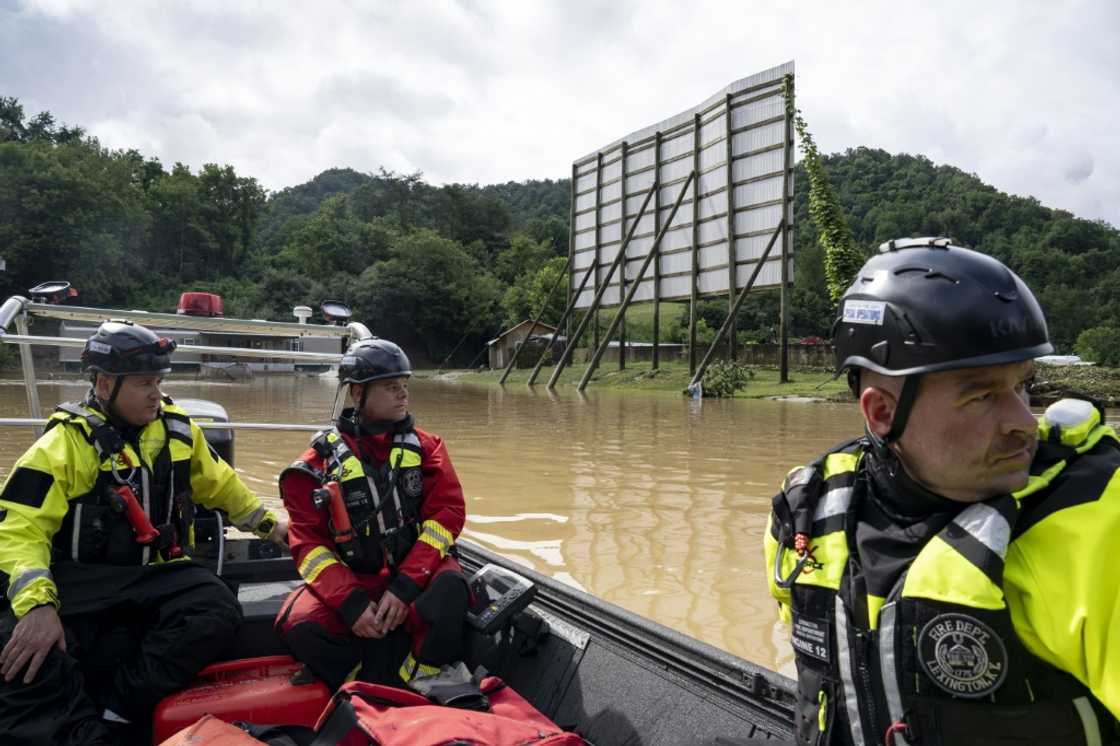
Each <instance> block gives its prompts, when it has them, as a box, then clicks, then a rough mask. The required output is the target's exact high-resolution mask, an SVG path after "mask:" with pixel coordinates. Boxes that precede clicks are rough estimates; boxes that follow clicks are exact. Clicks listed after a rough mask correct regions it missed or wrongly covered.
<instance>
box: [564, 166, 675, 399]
mask: <svg viewBox="0 0 1120 746" xmlns="http://www.w3.org/2000/svg"><path fill="white" fill-rule="evenodd" d="M600 158H602V156H601V155H600ZM656 191H657V184H654V185H653V186H651V187H650V188H649V191H647V192H646V198H645V199H644V200H642V209H640V210H638V216H637V217H636V218H634V224H633V225H632V226H630V231H629V232H628V233H627V234H626V238H625V240H623V242H622V248H621V249H619V252H618V254H616V255H615V257H614V261H613V262H611V268H610V269H609V270H608V271H607V276H606V277H605V278H603V284H602V285H599V287H598V290H596V291H595V298H594V300H592V301H591V306H590V307H589V308H588V309H587V313H585V314H584V315H583V318H582V319H580V322H579V326H577V327H576V330H575V333H573V334H572V336H571V337H569V338H568V344H567V345H565V346H564V352H563V353H561V355H560V359H559V360H558V361H556V367H555V368H554V369H553V370H552V376H551V377H549V379H548V388H550V389H552V388H556V382H557V381H558V380H560V373H562V372H563V370H564V368H565V366H567V364H568V361H569V359H570V358H571V356H572V350H573V349H575V346H576V343H577V342H578V341H579V338H580V337H581V336H582V335H583V332H584V330H586V329H587V322H588V321H590V320H591V319H592V318H595V317H597V316H598V315H599V303H600V302H601V301H602V300H603V294H604V293H606V292H607V288H608V287H609V286H610V284H611V277H613V276H614V272H615V270H616V269H618V265H619V263H620V262H621V261H622V258H623V257H625V256H626V249H627V247H628V246H630V239H632V238H633V237H634V231H636V230H637V229H638V224H639V223H641V222H642V218H643V217H644V216H645V214H646V208H647V207H649V201H650V199H651V198H652V197H653V194H654V192H656ZM595 212H596V216H598V208H596V210H595ZM674 212H676V211H675V210H674ZM596 221H598V217H596ZM595 232H596V233H598V232H599V231H598V229H596V231H595ZM596 255H598V251H596ZM598 268H599V267H598V265H596V264H592V265H591V269H592V270H598ZM598 274H599V273H598V272H597V271H596V273H595V275H596V277H595V279H596V281H598V279H599V277H598ZM586 281H587V278H584V282H586ZM637 287H638V284H637V283H635V284H634V285H633V287H631V288H630V289H631V292H633V290H634V289H635V288H637ZM582 289H583V288H582V285H581V287H580V290H581V291H582ZM579 296H580V293H579V292H577V293H576V294H575V296H574V297H573V298H572V304H571V306H570V307H569V309H568V310H569V311H571V309H572V307H574V306H575V304H576V303H577V302H578V301H579ZM596 326H598V325H596ZM612 332H613V329H612ZM596 336H598V335H596ZM610 339H611V335H610V334H608V335H607V338H606V340H604V345H605V344H607V343H609V342H610Z"/></svg>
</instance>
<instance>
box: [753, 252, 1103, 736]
mask: <svg viewBox="0 0 1120 746" xmlns="http://www.w3.org/2000/svg"><path fill="white" fill-rule="evenodd" d="M833 341H834V344H835V350H836V361H837V374H838V375H839V374H840V373H844V372H846V373H847V375H848V380H849V383H850V384H851V388H852V391H853V393H854V394H855V395H856V397H857V398H858V400H859V406H860V409H861V412H862V414H863V417H864V422H865V432H864V435H863V437H861V438H859V439H857V440H854V441H851V442H848V443H845V444H842V445H840V446H838V447H836V448H835V449H833V450H831V451H830V452H828V453H826V454H824V455H823V456H822V457H820V458H819V459H818V460H816V461H814V462H813V463H811V464H809V465H808V466H804V467H800V468H796V469H794V470H792V471H791V472H790V473H789V475H788V476H787V477H786V479H785V482H784V484H783V486H782V491H781V492H780V493H779V494H778V495H777V496H775V498H774V502H773V511H772V513H771V516H770V522H769V527H768V530H767V532H766V536H765V544H766V562H767V577H768V578H769V584H770V591H771V593H772V594H773V595H774V597H775V598H776V599H777V600H778V602H779V611H780V615H781V617H782V618H783V619H784V620H786V621H789V622H791V638H792V645H793V649H794V655H795V660H796V663H797V672H798V692H799V702H798V706H797V710H796V714H795V721H796V722H795V725H796V730H797V736H798V742H799V743H805V744H808V743H813V744H857V745H861V744H882V743H885V744H888V745H889V746H891V745H901V744H922V745H923V746H948V745H949V744H953V745H954V746H955V745H957V744H965V745H968V744H991V743H1000V744H1054V745H1055V746H1057V745H1058V744H1063V745H1065V744H1115V743H1120V731H1118V730H1117V721H1116V717H1117V716H1118V715H1120V649H1118V648H1117V640H1118V639H1120V603H1118V601H1117V599H1118V598H1120V582H1118V579H1117V574H1116V573H1113V572H1111V571H1109V570H1107V569H1105V568H1103V567H1102V566H1101V564H1100V559H1099V558H1100V557H1102V556H1106V555H1108V554H1109V549H1110V547H1111V546H1112V543H1113V541H1114V539H1115V537H1116V536H1117V534H1118V532H1120V476H1117V470H1118V469H1120V444H1118V441H1117V437H1116V433H1115V432H1114V431H1113V430H1112V428H1111V427H1108V426H1106V425H1105V424H1104V423H1103V418H1102V415H1101V413H1100V412H1099V411H1098V409H1097V408H1096V407H1095V406H1094V405H1093V404H1091V403H1089V402H1085V401H1080V400H1075V399H1064V400H1061V401H1059V402H1057V403H1055V404H1053V405H1051V406H1050V407H1049V408H1048V409H1047V410H1046V412H1045V413H1044V414H1043V415H1042V416H1041V417H1038V418H1036V417H1035V416H1034V415H1033V414H1032V413H1031V410H1030V408H1029V397H1028V391H1027V389H1028V385H1029V383H1030V381H1031V379H1032V377H1033V375H1034V362H1033V361H1034V359H1035V358H1037V357H1039V356H1042V355H1046V354H1049V353H1051V352H1052V351H1053V348H1052V346H1051V344H1050V341H1049V336H1048V333H1047V329H1046V320H1045V318H1044V316H1043V314H1042V311H1041V309H1040V308H1039V305H1038V302H1037V301H1036V300H1035V298H1034V295H1033V294H1032V293H1031V291H1030V289H1029V288H1028V287H1027V286H1026V285H1025V284H1024V283H1023V281H1022V280H1021V279H1019V277H1017V276H1016V275H1015V273H1014V272H1012V271H1011V270H1010V269H1008V268H1007V267H1006V266H1004V265H1003V264H1002V263H1001V262H999V261H997V260H996V259H993V258H992V257H989V256H986V255H984V254H981V253H978V252H975V251H971V250H968V249H965V248H961V247H959V246H955V245H953V244H952V243H951V242H950V241H949V240H947V239H902V240H898V241H891V242H888V243H886V244H884V245H883V246H882V247H881V249H880V253H879V254H878V255H876V256H874V257H873V258H872V259H870V260H869V261H868V262H867V263H866V264H865V265H864V266H863V268H862V269H861V270H860V271H859V273H858V274H857V276H856V278H855V281H854V282H853V283H852V285H851V287H849V288H848V290H847V292H846V293H845V294H844V297H843V299H842V300H841V305H840V312H839V315H838V317H837V319H836V323H835V325H834V328H833Z"/></svg>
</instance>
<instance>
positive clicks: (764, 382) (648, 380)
mask: <svg viewBox="0 0 1120 746" xmlns="http://www.w3.org/2000/svg"><path fill="white" fill-rule="evenodd" d="M584 367H585V364H577V365H569V366H568V367H567V368H565V369H564V372H563V373H562V374H561V376H560V380H559V381H558V382H557V388H563V389H571V388H575V386H576V384H577V383H578V382H579V379H580V377H581V376H582V375H583V371H584ZM747 367H748V368H749V369H750V371H751V372H752V373H753V376H752V377H751V378H750V380H749V381H748V382H747V384H746V386H744V387H743V388H742V389H740V390H739V391H738V392H736V393H735V398H737V399H807V400H813V401H825V402H851V401H852V395H851V394H850V393H849V392H848V385H847V381H846V380H845V379H844V378H843V377H840V378H837V379H835V380H833V377H832V371H831V370H829V369H825V368H792V367H791V368H790V370H789V378H790V382H789V383H785V384H783V383H779V382H778V368H777V367H776V366H768V365H751V366H747ZM531 371H532V368H515V369H514V370H513V371H511V372H510V375H509V378H507V379H506V383H505V385H506V386H518V387H520V386H524V385H525V383H526V381H527V380H528V379H529V374H530V372H531ZM551 374H552V366H546V367H542V368H541V371H540V373H539V374H538V376H537V381H536V384H535V386H536V387H539V388H541V389H543V388H544V387H545V384H546V383H547V382H548V378H549V376H550V375H551ZM417 376H418V377H421V378H431V379H434V380H440V381H453V382H456V383H467V384H479V385H491V386H495V385H498V381H499V379H500V378H501V377H502V371H501V370H463V369H454V370H444V371H434V370H433V371H418V372H417ZM689 379H690V376H689V374H688V365H687V364H685V363H683V362H675V361H674V362H667V363H662V365H661V368H660V370H657V371H654V370H651V369H650V367H649V364H648V363H646V364H642V363H638V364H630V365H628V366H627V367H626V368H625V369H624V370H619V369H618V364H617V363H605V364H603V365H601V366H600V367H599V369H598V370H597V371H596V372H595V375H594V376H593V377H592V379H591V380H592V387H594V388H596V389H603V388H608V389H616V390H632V391H664V392H675V393H679V394H683V392H684V390H685V388H686V387H687V386H688V382H689ZM1065 395H1082V396H1088V397H1090V398H1093V399H1095V400H1097V401H1098V402H1100V403H1101V404H1103V405H1105V406H1106V407H1109V408H1114V407H1116V406H1118V405H1120V368H1111V367H1103V366H1095V365H1043V364H1039V365H1038V368H1037V376H1036V379H1035V385H1034V387H1033V389H1032V392H1031V404H1032V405H1035V406H1040V407H1042V406H1046V405H1048V404H1050V403H1051V402H1053V401H1056V400H1057V399H1060V398H1062V397H1063V396H1065Z"/></svg>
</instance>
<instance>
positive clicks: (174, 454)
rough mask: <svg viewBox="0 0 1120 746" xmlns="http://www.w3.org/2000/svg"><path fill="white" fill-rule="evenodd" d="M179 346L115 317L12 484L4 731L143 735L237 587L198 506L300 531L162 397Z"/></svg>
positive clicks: (248, 524) (95, 738) (68, 740)
mask: <svg viewBox="0 0 1120 746" xmlns="http://www.w3.org/2000/svg"><path fill="white" fill-rule="evenodd" d="M174 350H175V343H174V342H173V341H171V340H169V339H166V338H162V337H159V336H158V335H156V334H155V333H153V332H152V331H150V330H148V329H146V328H144V327H143V326H140V325H139V324H134V323H131V322H128V321H107V322H105V323H103V324H101V326H100V327H99V328H98V329H97V332H96V333H95V334H94V335H93V336H91V337H90V338H89V339H88V340H87V342H86V344H85V348H84V349H83V351H82V361H83V363H84V365H85V371H86V372H87V373H89V375H90V383H91V387H90V391H89V393H88V395H87V396H86V398H85V400H84V401H81V402H74V403H66V404H61V405H59V406H58V407H57V408H56V410H55V412H54V414H53V415H51V417H50V419H49V420H48V424H47V428H46V432H45V433H44V434H43V436H42V437H40V438H39V439H38V440H37V441H36V442H35V443H34V444H33V445H32V446H31V448H29V449H28V450H27V452H26V453H24V454H23V456H21V457H20V458H19V460H18V461H17V462H16V464H15V466H14V467H13V469H12V472H11V475H10V476H9V477H8V479H7V480H6V482H5V484H4V487H3V492H2V494H0V572H2V573H3V575H2V578H3V581H4V585H5V586H6V594H5V596H6V604H5V606H6V608H5V609H4V610H3V613H2V614H0V646H2V652H0V674H2V675H0V742H2V743H5V744H32V743H34V744H39V743H43V744H45V743H52V744H55V743H57V744H102V743H104V744H109V743H117V742H119V741H121V740H125V741H127V742H131V739H141V740H142V739H143V738H144V733H145V731H146V729H147V728H148V724H149V722H150V716H151V712H152V708H153V707H154V705H155V704H156V703H157V702H158V701H159V700H160V699H161V698H162V697H164V696H166V695H167V694H169V693H171V692H172V691H174V690H176V689H178V688H179V687H181V686H182V685H183V684H185V683H187V682H188V681H190V680H191V678H192V677H193V676H194V674H195V673H197V672H198V671H199V670H200V669H201V668H202V667H203V666H205V665H207V664H208V663H210V662H212V661H213V660H215V659H216V658H217V657H218V656H219V655H221V654H222V653H223V652H224V648H225V647H226V645H227V644H228V641H229V639H230V637H231V636H232V634H233V633H234V631H235V629H236V627H237V625H238V623H239V622H240V619H241V610H240V607H239V605H238V603H237V599H236V597H235V596H234V595H233V594H232V593H231V592H230V590H229V588H228V587H227V586H226V585H225V584H224V583H223V582H222V581H221V580H219V579H218V578H217V577H215V576H214V575H213V573H211V572H210V571H209V570H207V569H205V568H203V567H202V566H200V565H197V564H195V563H193V562H191V561H190V551H191V542H192V536H193V533H192V525H191V517H192V515H193V506H194V504H195V503H198V504H201V505H204V506H206V507H211V508H220V509H222V510H224V511H225V512H226V513H228V514H229V516H230V518H231V520H232V521H233V522H235V523H237V524H238V525H239V526H241V527H242V528H244V529H247V530H251V531H254V532H256V533H257V534H258V535H259V536H261V537H262V538H271V539H273V540H274V541H277V542H282V541H283V538H284V535H285V533H286V527H285V525H284V524H283V522H282V521H280V520H278V519H277V517H276V516H275V515H274V514H272V513H271V512H269V511H267V510H265V509H264V508H263V507H262V506H261V502H260V500H259V499H258V498H257V497H256V496H255V495H254V494H252V493H251V492H250V491H249V490H248V489H247V488H246V487H245V485H244V484H242V483H241V481H240V479H238V477H237V475H236V473H235V472H234V471H233V469H232V468H231V467H230V466H229V465H228V464H226V463H225V462H223V461H222V460H221V459H220V458H218V457H217V456H216V454H215V453H214V452H213V451H212V450H211V449H210V448H209V446H208V445H207V443H206V439H205V437H204V436H203V434H202V431H201V430H199V428H198V426H197V425H196V424H194V423H193V422H191V420H190V418H189V417H188V416H187V414H186V412H184V411H183V410H182V409H181V408H179V407H177V406H176V405H175V404H174V403H173V402H172V401H171V399H169V398H167V397H164V396H162V395H161V393H160V382H161V381H162V379H163V375H164V374H165V373H167V372H168V371H170V370H171V354H172V353H173V352H174Z"/></svg>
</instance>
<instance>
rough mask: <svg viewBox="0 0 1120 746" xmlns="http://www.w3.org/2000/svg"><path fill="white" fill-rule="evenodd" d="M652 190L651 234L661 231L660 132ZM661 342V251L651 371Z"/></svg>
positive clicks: (656, 140)
mask: <svg viewBox="0 0 1120 746" xmlns="http://www.w3.org/2000/svg"><path fill="white" fill-rule="evenodd" d="M653 188H654V189H656V190H657V194H656V195H655V196H654V198H653V232H654V235H656V234H657V233H659V232H660V231H661V132H656V133H654V136H653ZM660 340H661V250H660V249H658V251H657V258H656V259H655V261H654V263H653V364H652V365H651V366H650V367H651V368H652V369H653V370H657V368H658V367H659V366H660V364H661V352H660V348H659V342H660Z"/></svg>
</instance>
